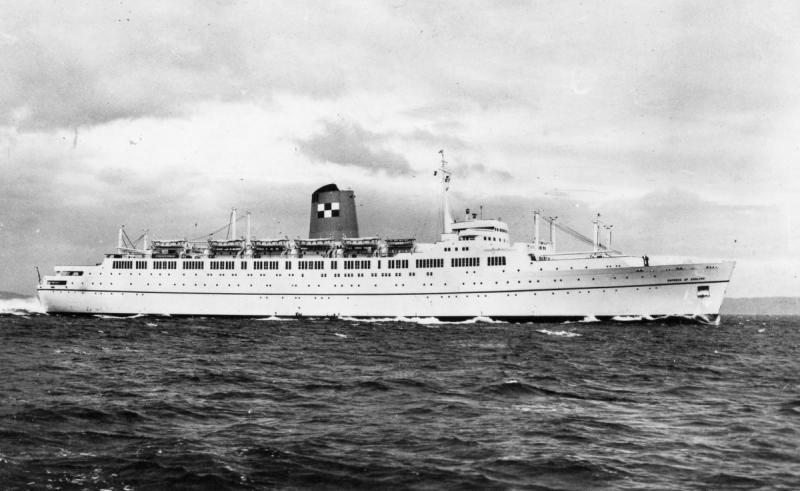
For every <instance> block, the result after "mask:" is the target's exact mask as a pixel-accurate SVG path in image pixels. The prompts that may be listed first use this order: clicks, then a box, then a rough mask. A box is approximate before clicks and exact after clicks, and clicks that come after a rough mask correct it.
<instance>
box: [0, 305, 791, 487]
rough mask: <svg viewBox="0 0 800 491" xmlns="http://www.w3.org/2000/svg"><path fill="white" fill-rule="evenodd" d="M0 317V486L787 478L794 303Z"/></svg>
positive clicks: (693, 482) (628, 483)
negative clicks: (655, 314)
mask: <svg viewBox="0 0 800 491" xmlns="http://www.w3.org/2000/svg"><path fill="white" fill-rule="evenodd" d="M264 321H268V322H264ZM420 321H421V322H420ZM0 322H2V327H3V328H2V329H0V363H2V367H3V370H4V372H3V373H4V376H3V377H2V379H0V397H2V400H3V404H2V406H0V408H1V410H0V475H2V476H3V486H5V487H8V488H17V489H27V488H35V489H44V488H51V489H84V488H88V489H129V490H131V489H161V488H175V487H179V488H193V489H253V488H271V487H279V488H286V487H288V488H308V487H325V488H354V487H360V488H425V489H430V488H436V489H438V488H464V487H466V488H492V489H496V488H512V489H514V488H535V489H587V488H603V489H686V488H714V489H731V488H738V489H742V488H784V489H792V488H795V487H797V486H796V485H797V483H798V478H797V473H796V469H797V468H798V466H800V457H798V454H797V441H798V436H799V435H800V386H798V381H797V376H796V374H797V371H798V368H800V367H799V366H798V365H799V364H800V363H799V362H798V356H797V350H798V347H799V346H800V323H799V322H798V319H797V318H766V319H764V318H759V319H750V318H729V319H726V322H725V323H723V324H722V325H721V326H719V327H718V328H714V329H707V328H704V327H702V326H697V325H696V324H695V323H688V324H680V323H677V324H676V323H674V322H661V321H659V320H652V321H650V322H647V323H636V322H612V323H602V322H587V323H580V322H577V323H572V324H569V325H564V324H544V325H541V324H538V325H532V324H497V323H489V322H486V321H485V320H483V319H470V320H469V321H466V322H459V323H446V322H436V323H432V325H433V326H435V327H436V328H435V329H431V324H428V323H427V322H428V320H425V319H421V320H417V319H366V320H365V319H339V320H325V319H288V320H287V319H278V318H264V319H240V320H236V319H215V318H195V319H175V318H170V317H152V316H146V317H139V316H128V317H115V318H106V317H80V318H77V317H59V316H39V315H7V316H3V317H2V318H0Z"/></svg>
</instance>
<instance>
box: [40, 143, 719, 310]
mask: <svg viewBox="0 0 800 491" xmlns="http://www.w3.org/2000/svg"><path fill="white" fill-rule="evenodd" d="M446 164H447V163H446V162H445V160H444V154H443V153H442V161H441V164H440V167H439V168H438V169H437V170H436V171H435V172H434V175H438V176H439V177H438V179H439V180H440V183H441V218H442V232H441V237H440V239H439V240H438V241H437V242H434V243H419V242H417V241H416V240H415V239H414V238H407V237H398V238H380V237H362V236H361V235H360V234H359V229H358V220H357V217H356V206H355V196H354V194H353V191H350V190H340V189H339V188H338V187H337V186H336V185H335V184H328V185H326V186H323V187H321V188H319V189H317V190H316V191H314V192H313V194H312V195H311V210H310V212H311V213H310V233H309V237H308V238H306V239H294V240H289V239H285V238H284V239H258V238H253V237H251V233H250V215H249V214H247V232H246V234H244V235H243V236H237V234H236V223H237V217H236V210H235V209H234V210H233V212H232V213H231V220H230V223H229V232H230V233H229V234H228V238H227V239H226V240H206V241H203V242H197V241H188V240H153V241H150V242H149V243H148V241H147V237H146V236H144V237H143V238H141V242H142V243H141V245H139V241H138V240H137V241H131V240H129V239H128V238H127V235H126V233H125V231H124V229H120V231H119V243H118V247H117V250H116V251H115V252H114V253H111V254H107V255H106V256H105V258H104V259H103V261H102V262H101V263H99V264H97V265H94V266H59V267H56V268H55V274H53V275H48V276H45V277H44V278H40V281H39V285H38V287H37V295H38V298H39V301H40V302H41V304H42V306H43V307H44V309H45V310H46V311H47V312H49V313H65V314H112V315H134V314H168V315H210V316H214V315H219V316H259V317H261V316H277V317H300V316H309V317H360V318H377V317H408V318H413V317H435V318H439V319H446V320H456V319H468V318H475V317H483V318H491V319H502V320H512V321H522V320H526V321H527V320H553V319H582V318H590V319H601V320H602V319H608V318H624V319H630V318H633V319H636V318H659V317H663V316H690V317H693V318H697V319H699V320H701V321H703V322H718V321H719V310H720V306H721V304H722V301H723V298H724V294H725V289H726V287H727V285H728V282H729V281H730V277H731V274H732V272H733V266H734V263H733V262H729V261H699V260H686V259H675V258H671V257H652V258H648V257H647V256H630V255H624V254H622V253H621V252H619V251H616V250H613V249H612V248H611V244H610V240H611V235H610V229H609V228H606V234H602V233H601V232H602V231H603V226H602V224H601V223H600V222H599V220H594V222H593V236H592V237H585V236H583V235H581V234H579V233H578V232H577V231H575V230H574V229H572V228H570V227H568V226H566V225H562V224H561V223H560V222H558V221H557V219H556V218H552V217H543V216H542V214H541V213H540V212H538V211H537V212H534V215H533V223H532V228H533V241H532V242H530V243H511V241H510V240H509V233H508V227H507V225H506V223H504V222H503V221H501V220H498V219H484V218H483V217H482V216H478V215H477V214H470V213H469V210H467V212H466V214H465V216H464V219H463V220H454V219H453V218H452V214H451V211H450V204H449V201H448V191H449V188H450V184H451V177H452V174H451V172H450V170H449V169H448V168H447V165H446ZM548 226H549V235H548V237H547V238H546V239H547V240H545V238H544V237H542V236H541V235H540V228H547V227H548ZM558 233H567V234H570V235H572V236H575V237H577V238H579V239H581V240H583V241H584V242H585V243H587V246H586V250H585V251H582V252H562V251H559V250H557V249H556V236H557V234H558ZM601 235H605V237H604V239H605V240H601Z"/></svg>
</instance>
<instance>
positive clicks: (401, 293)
mask: <svg viewBox="0 0 800 491" xmlns="http://www.w3.org/2000/svg"><path fill="white" fill-rule="evenodd" d="M728 282H729V280H714V281H681V282H674V283H650V284H643V285H617V286H584V287H574V288H573V287H564V288H533V289H522V290H481V291H460V292H454V291H446V292H383V293H371V292H364V293H338V292H337V293H322V292H318V293H299V292H284V293H274V292H260V293H245V292H180V291H143V290H81V289H77V288H37V289H36V291H37V292H84V293H142V294H153V295H250V296H264V295H269V296H284V297H359V296H373V297H374V296H381V297H388V296H403V295H428V296H430V295H481V294H482V295H486V294H489V293H529V292H556V291H567V290H569V291H574V290H611V289H616V290H618V289H620V288H651V287H658V286H685V285H708V284H712V283H728Z"/></svg>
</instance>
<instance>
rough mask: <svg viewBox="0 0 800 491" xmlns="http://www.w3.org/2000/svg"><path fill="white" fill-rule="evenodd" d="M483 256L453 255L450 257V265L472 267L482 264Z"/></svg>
mask: <svg viewBox="0 0 800 491" xmlns="http://www.w3.org/2000/svg"><path fill="white" fill-rule="evenodd" d="M480 263H481V258H479V257H453V258H450V266H452V267H454V268H471V267H475V266H480Z"/></svg>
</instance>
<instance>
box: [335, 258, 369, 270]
mask: <svg viewBox="0 0 800 491" xmlns="http://www.w3.org/2000/svg"><path fill="white" fill-rule="evenodd" d="M369 263H370V261H369V259H367V260H366V261H355V260H348V261H345V262H344V269H369V267H370V266H369ZM380 263H381V262H380V261H378V267H379V268H380ZM333 269H336V268H333Z"/></svg>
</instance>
